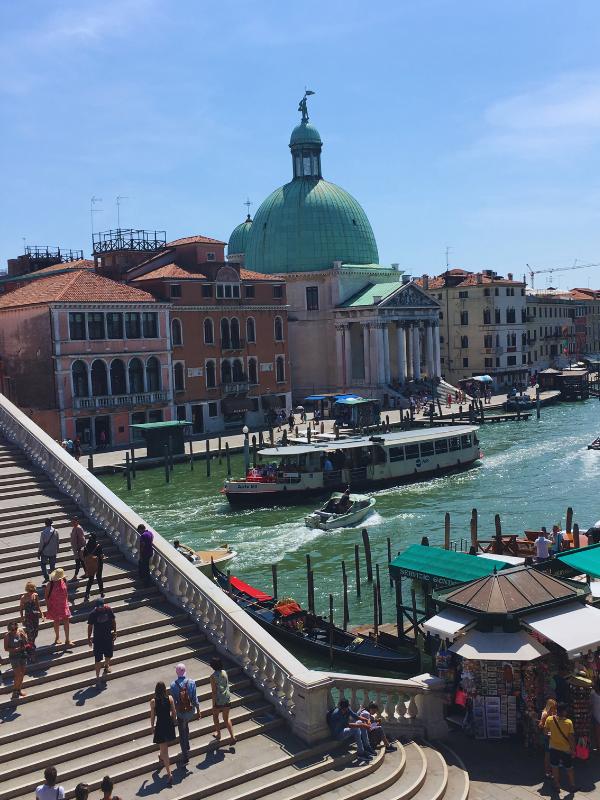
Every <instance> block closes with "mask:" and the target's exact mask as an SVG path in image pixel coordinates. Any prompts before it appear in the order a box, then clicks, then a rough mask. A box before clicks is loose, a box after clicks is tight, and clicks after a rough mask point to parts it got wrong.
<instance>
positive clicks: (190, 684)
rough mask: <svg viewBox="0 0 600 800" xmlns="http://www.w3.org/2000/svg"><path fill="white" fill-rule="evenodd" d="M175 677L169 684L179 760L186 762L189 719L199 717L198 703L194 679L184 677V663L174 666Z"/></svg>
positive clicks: (188, 748)
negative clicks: (175, 722)
mask: <svg viewBox="0 0 600 800" xmlns="http://www.w3.org/2000/svg"><path fill="white" fill-rule="evenodd" d="M175 672H176V674H177V677H176V678H175V680H174V681H173V683H172V684H171V687H170V688H171V696H172V698H173V702H174V703H175V710H176V711H177V730H178V731H179V746H180V748H181V756H180V757H179V759H178V760H179V761H181V762H182V763H183V764H187V762H188V761H189V760H190V721H191V720H193V719H194V718H196V719H200V703H199V702H198V697H197V695H196V681H193V680H191V678H188V677H186V668H185V664H177V666H176V667H175Z"/></svg>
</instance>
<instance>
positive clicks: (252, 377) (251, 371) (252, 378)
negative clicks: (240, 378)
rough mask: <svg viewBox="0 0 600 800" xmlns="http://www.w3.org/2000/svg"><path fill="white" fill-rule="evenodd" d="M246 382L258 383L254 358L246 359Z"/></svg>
mask: <svg viewBox="0 0 600 800" xmlns="http://www.w3.org/2000/svg"><path fill="white" fill-rule="evenodd" d="M248 383H250V384H252V385H253V386H254V385H256V384H257V383H258V365H257V363H256V359H255V358H249V359H248Z"/></svg>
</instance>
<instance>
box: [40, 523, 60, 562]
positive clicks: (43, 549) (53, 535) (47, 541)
mask: <svg viewBox="0 0 600 800" xmlns="http://www.w3.org/2000/svg"><path fill="white" fill-rule="evenodd" d="M57 535H58V534H57V533H56V528H52V536H50V537H49V538H48V539H47V540H46V541H45V542H44V546H43V547H42V549H41V550H40V551H39V553H38V558H42V556H43V555H44V553H45V552H46V548H47V547H48V545H49V544H50V542H51V541H52V540H53V539H54V537H55V536H57Z"/></svg>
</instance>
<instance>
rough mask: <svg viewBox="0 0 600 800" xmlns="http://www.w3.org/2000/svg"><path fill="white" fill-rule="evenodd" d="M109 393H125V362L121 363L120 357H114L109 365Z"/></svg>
mask: <svg viewBox="0 0 600 800" xmlns="http://www.w3.org/2000/svg"><path fill="white" fill-rule="evenodd" d="M110 393H111V394H127V384H126V382H125V364H123V362H122V361H121V359H120V358H115V360H114V361H112V362H111V365H110Z"/></svg>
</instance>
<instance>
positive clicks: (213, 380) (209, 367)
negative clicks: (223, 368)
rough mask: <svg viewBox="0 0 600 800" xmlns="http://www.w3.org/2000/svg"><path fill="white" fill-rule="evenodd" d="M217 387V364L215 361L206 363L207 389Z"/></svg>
mask: <svg viewBox="0 0 600 800" xmlns="http://www.w3.org/2000/svg"><path fill="white" fill-rule="evenodd" d="M216 385H217V375H216V371H215V362H214V361H207V362H206V388H207V389H214V387H215V386H216Z"/></svg>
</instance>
